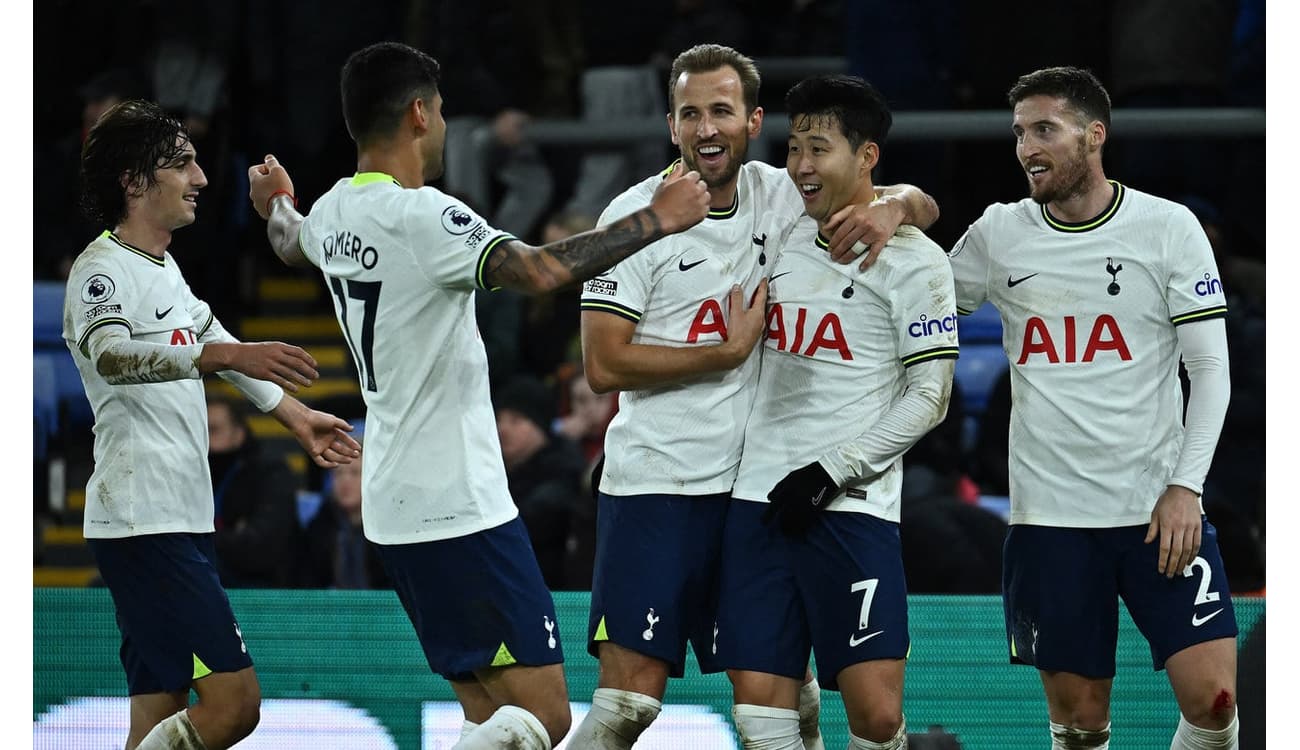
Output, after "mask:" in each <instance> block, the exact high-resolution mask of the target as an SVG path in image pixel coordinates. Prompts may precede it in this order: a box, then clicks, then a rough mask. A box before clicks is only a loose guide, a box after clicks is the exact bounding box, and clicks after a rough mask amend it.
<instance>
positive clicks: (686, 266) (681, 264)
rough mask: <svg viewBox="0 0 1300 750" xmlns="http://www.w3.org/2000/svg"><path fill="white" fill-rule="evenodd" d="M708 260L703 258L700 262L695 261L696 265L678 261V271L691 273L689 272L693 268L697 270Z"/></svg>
mask: <svg viewBox="0 0 1300 750" xmlns="http://www.w3.org/2000/svg"><path fill="white" fill-rule="evenodd" d="M706 260H708V258H702V259H700V260H697V261H695V262H694V263H687V262H686V261H685V260H678V261H677V270H678V271H689V270H691V269H692V268H695V267H696V266H698V265H699V264H701V263H703V262H704V261H706Z"/></svg>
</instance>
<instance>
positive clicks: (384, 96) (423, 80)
mask: <svg viewBox="0 0 1300 750" xmlns="http://www.w3.org/2000/svg"><path fill="white" fill-rule="evenodd" d="M439 71H440V68H439V66H438V61H437V60H435V59H433V58H432V57H430V56H429V55H427V54H425V53H423V52H421V51H420V50H418V49H415V48H414V47H410V46H407V45H405V44H399V43H397V42H380V43H378V44H372V45H370V46H369V47H365V48H362V49H359V50H357V51H356V52H353V53H352V54H351V55H350V56H349V57H348V60H347V62H345V63H343V72H342V74H341V75H340V76H339V91H340V93H341V94H342V97H343V121H344V123H345V124H346V125H347V127H348V133H349V134H350V135H351V136H352V140H354V141H356V142H357V144H358V145H361V144H365V143H368V142H369V141H372V140H374V139H375V138H377V137H382V136H385V135H389V134H390V133H392V132H393V130H394V129H395V128H396V127H397V123H398V122H400V121H401V119H402V113H403V112H404V111H405V110H406V105H408V104H410V103H411V100H412V99H415V98H416V97H419V98H420V99H431V98H432V97H433V96H434V95H435V94H437V93H438V74H439Z"/></svg>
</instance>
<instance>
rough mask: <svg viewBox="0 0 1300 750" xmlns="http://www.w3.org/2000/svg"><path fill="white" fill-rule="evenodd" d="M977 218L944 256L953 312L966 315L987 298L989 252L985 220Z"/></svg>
mask: <svg viewBox="0 0 1300 750" xmlns="http://www.w3.org/2000/svg"><path fill="white" fill-rule="evenodd" d="M987 216H988V213H987V212H985V214H984V216H982V217H980V218H979V219H978V220H977V221H976V222H975V223H974V224H971V225H970V227H969V228H967V229H966V233H965V234H963V235H962V236H961V238H960V239H958V240H957V244H955V245H953V246H952V250H951V251H949V253H948V261H949V263H950V264H951V269H952V280H953V290H954V293H955V301H956V305H957V312H959V313H960V314H962V315H970V314H971V313H973V312H975V310H977V309H979V307H980V305H983V304H984V303H985V302H986V301H987V300H988V297H989V284H988V278H989V252H988V245H987V239H986V238H985V228H984V224H985V219H986V217H987Z"/></svg>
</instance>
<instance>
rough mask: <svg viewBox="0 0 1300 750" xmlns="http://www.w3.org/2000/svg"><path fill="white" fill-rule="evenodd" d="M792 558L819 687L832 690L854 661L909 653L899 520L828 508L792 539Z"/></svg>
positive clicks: (902, 656) (909, 644)
mask: <svg viewBox="0 0 1300 750" xmlns="http://www.w3.org/2000/svg"><path fill="white" fill-rule="evenodd" d="M790 556H791V560H792V561H793V565H794V568H795V570H796V571H797V576H798V582H799V591H800V596H801V598H802V600H803V608H804V611H806V612H807V613H808V624H809V627H810V629H811V632H812V644H813V653H814V654H815V655H816V659H817V677H818V681H819V682H820V684H821V685H822V687H824V688H827V689H829V690H838V689H839V686H838V684H837V682H838V680H837V676H838V674H839V673H840V671H841V670H843V669H845V668H847V667H849V666H852V665H854V664H859V663H862V662H868V661H874V660H877V659H904V658H906V657H907V654H908V651H909V650H910V648H911V640H910V638H909V636H908V630H907V582H906V579H905V577H904V574H903V557H902V548H901V546H900V543H899V535H898V524H897V523H894V522H892V521H886V520H883V519H880V518H876V517H875V516H871V515H867V514H865V513H852V512H839V511H832V512H828V513H826V514H825V516H824V518H823V519H822V522H821V523H818V524H815V525H814V527H813V528H812V529H811V530H809V533H808V537H807V539H806V540H802V541H797V542H793V543H791V544H790Z"/></svg>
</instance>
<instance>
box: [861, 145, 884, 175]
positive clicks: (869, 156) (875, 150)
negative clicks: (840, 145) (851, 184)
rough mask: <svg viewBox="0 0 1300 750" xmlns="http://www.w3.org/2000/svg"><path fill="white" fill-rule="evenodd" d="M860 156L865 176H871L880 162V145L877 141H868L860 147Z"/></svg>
mask: <svg viewBox="0 0 1300 750" xmlns="http://www.w3.org/2000/svg"><path fill="white" fill-rule="evenodd" d="M858 154H859V158H860V159H861V160H862V161H861V169H862V170H863V172H864V173H865V174H870V173H871V170H873V169H875V168H876V164H878V163H879V162H880V144H878V143H876V142H875V141H866V142H865V143H863V144H862V145H861V146H858Z"/></svg>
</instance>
